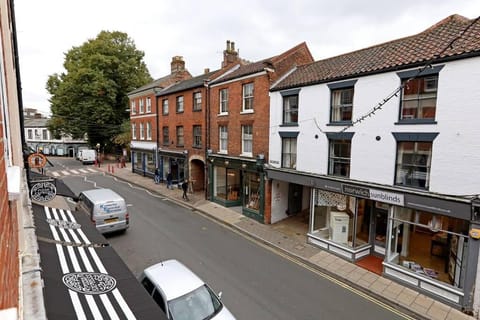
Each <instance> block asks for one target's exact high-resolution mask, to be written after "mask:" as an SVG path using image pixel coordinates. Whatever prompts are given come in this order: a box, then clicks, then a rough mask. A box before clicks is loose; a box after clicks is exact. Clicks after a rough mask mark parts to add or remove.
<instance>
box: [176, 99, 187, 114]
mask: <svg viewBox="0 0 480 320" xmlns="http://www.w3.org/2000/svg"><path fill="white" fill-rule="evenodd" d="M175 101H176V103H175V111H176V112H177V113H182V112H184V111H185V100H184V99H183V96H178V97H176V98H175ZM180 107H181V108H180Z"/></svg>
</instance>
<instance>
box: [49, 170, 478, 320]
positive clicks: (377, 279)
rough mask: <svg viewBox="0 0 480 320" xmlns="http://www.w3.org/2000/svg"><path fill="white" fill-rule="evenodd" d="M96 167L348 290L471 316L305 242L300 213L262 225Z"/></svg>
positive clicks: (409, 307)
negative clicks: (292, 260) (263, 245)
mask: <svg viewBox="0 0 480 320" xmlns="http://www.w3.org/2000/svg"><path fill="white" fill-rule="evenodd" d="M96 169H100V170H101V171H103V172H105V174H106V175H111V176H113V177H114V178H116V179H120V180H123V181H127V182H129V183H132V184H135V185H136V186H140V187H143V188H145V189H148V190H149V191H151V192H155V193H158V194H161V195H163V196H165V197H167V198H169V199H170V200H171V201H175V202H177V203H178V204H180V205H182V206H185V207H188V208H191V209H192V211H194V212H198V213H199V214H203V215H205V216H207V217H209V218H211V219H214V220H216V221H217V222H219V223H222V224H225V225H226V226H228V227H230V228H233V229H235V230H236V231H238V232H241V233H242V234H244V235H245V236H247V237H250V238H252V239H255V240H256V241H259V242H261V243H263V244H265V245H268V246H270V247H272V248H274V249H276V250H278V251H280V252H282V253H283V254H286V255H288V256H289V257H290V258H293V259H295V260H296V261H297V262H298V263H300V264H303V265H305V266H307V267H309V268H312V269H315V270H316V271H317V272H320V273H321V274H323V276H325V277H326V278H328V279H330V280H331V281H334V282H337V283H338V282H339V281H340V282H342V283H343V285H344V286H345V285H346V286H347V287H349V289H350V290H353V291H356V292H358V293H359V294H367V295H368V296H370V297H373V298H375V299H377V300H378V301H379V302H380V303H383V304H385V305H386V306H387V307H389V308H391V309H396V310H399V311H401V312H403V313H406V314H407V315H409V316H410V317H411V318H412V319H434V320H461V319H464V320H467V319H475V318H474V317H472V316H469V315H467V314H465V313H462V312H461V311H460V310H457V309H455V308H452V307H450V306H449V305H446V304H444V303H442V302H439V301H437V300H435V299H433V298H431V297H428V296H426V295H424V294H422V293H419V292H417V291H415V290H412V289H411V288H408V287H405V286H402V285H401V284H399V283H397V282H394V281H392V280H390V279H388V278H385V277H382V276H381V275H378V274H376V273H373V272H370V271H368V270H366V269H364V268H362V267H359V266H357V265H355V264H354V263H351V262H349V261H346V260H344V259H342V258H340V257H337V256H336V255H334V254H331V253H329V252H327V251H324V250H322V249H320V248H317V247H315V246H313V245H311V244H309V243H307V237H306V233H307V228H308V225H307V224H306V223H305V222H302V221H299V219H298V218H296V219H295V218H287V219H285V220H282V221H280V222H277V223H274V224H270V225H266V224H262V223H259V222H257V221H255V220H253V219H250V218H248V217H246V216H244V215H242V213H241V212H237V211H236V210H235V209H232V208H227V207H224V206H221V205H219V204H216V203H214V202H211V201H208V200H206V199H205V194H204V193H203V192H201V193H200V192H199V193H189V194H188V196H189V201H185V200H183V199H182V190H181V189H179V188H174V189H173V190H172V189H167V188H166V184H164V183H161V184H155V182H154V181H153V178H150V177H144V176H142V175H140V174H136V173H133V172H132V169H131V166H130V164H129V163H127V166H126V168H118V167H117V164H116V163H111V164H108V163H103V164H102V166H101V167H100V168H98V167H96ZM44 205H47V206H52V207H56V206H61V205H62V197H56V198H55V199H54V200H52V201H51V203H44Z"/></svg>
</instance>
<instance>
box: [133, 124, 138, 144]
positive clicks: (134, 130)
mask: <svg viewBox="0 0 480 320" xmlns="http://www.w3.org/2000/svg"><path fill="white" fill-rule="evenodd" d="M132 139H134V140H136V139H137V125H136V123H132Z"/></svg>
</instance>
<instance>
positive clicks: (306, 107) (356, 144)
mask: <svg viewBox="0 0 480 320" xmlns="http://www.w3.org/2000/svg"><path fill="white" fill-rule="evenodd" d="M401 71H404V70H401ZM353 79H357V80H358V81H357V82H356V84H355V91H354V98H353V103H354V107H353V120H355V119H357V118H359V117H360V116H362V115H365V114H367V113H368V112H369V111H370V110H371V109H373V107H375V106H376V105H377V104H378V103H379V102H380V101H382V100H383V99H384V98H386V97H387V96H388V95H389V94H390V93H391V92H393V91H394V90H395V89H396V88H397V87H398V86H399V85H400V78H399V77H398V76H397V74H396V72H389V73H385V74H379V75H372V76H366V77H360V78H352V79H351V80H353ZM479 84H480V57H477V58H470V59H464V60H459V61H454V62H449V63H445V64H444V68H443V69H442V70H441V71H440V73H439V82H438V96H437V110H436V121H437V124H421V125H419V124H417V125H395V123H396V122H397V121H398V115H399V106H400V96H398V97H394V98H393V99H391V100H390V101H389V102H388V103H386V104H385V105H384V106H383V107H382V109H381V110H379V111H377V112H376V113H375V115H373V116H371V117H369V118H366V119H365V120H364V121H362V122H361V123H359V124H357V125H355V126H354V127H353V128H349V129H348V130H347V132H354V133H355V134H354V136H353V139H352V151H351V171H350V179H354V180H360V181H368V182H374V183H380V184H385V185H393V184H394V177H395V158H396V140H395V138H394V137H393V135H392V132H438V133H439V134H438V136H437V137H436V139H435V140H434V143H433V148H432V163H431V175H430V188H429V191H431V192H436V193H442V194H451V195H468V194H479V193H480V182H479V181H480V180H479V179H478V177H477V175H478V173H479V172H480V124H479V123H478V120H477V119H478V118H479V116H480V89H478V85H479ZM270 106H271V110H270V120H271V122H270V123H271V125H270V150H269V155H270V160H269V164H270V165H271V166H273V167H280V164H281V139H280V136H279V134H278V132H279V131H299V132H300V133H299V135H298V140H297V170H298V171H305V172H311V173H316V174H327V170H328V163H327V161H328V139H327V137H326V135H325V132H339V131H340V130H341V129H342V128H343V127H341V126H327V124H328V122H329V112H330V90H329V88H328V87H327V85H326V84H320V85H314V86H308V87H302V88H301V90H300V93H299V126H298V127H280V126H279V124H281V123H282V96H281V94H280V93H279V92H272V93H271V98H270ZM315 120H316V121H315ZM317 125H318V126H317ZM315 135H318V138H315ZM377 136H378V137H380V140H378V141H377V140H376V137H377ZM272 209H273V208H272ZM272 212H274V211H273V210H272Z"/></svg>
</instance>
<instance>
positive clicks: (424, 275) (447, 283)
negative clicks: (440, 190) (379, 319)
mask: <svg viewBox="0 0 480 320" xmlns="http://www.w3.org/2000/svg"><path fill="white" fill-rule="evenodd" d="M267 173H268V177H269V179H273V180H277V179H278V180H280V181H288V182H290V183H299V184H303V185H304V186H307V187H308V186H309V187H310V190H311V197H310V198H311V199H310V201H311V206H310V220H309V226H308V234H307V241H308V242H309V243H311V244H313V245H316V246H318V247H321V248H323V249H325V250H327V251H329V252H331V253H334V254H336V255H338V256H341V257H343V258H345V259H347V260H349V261H351V262H353V263H356V262H358V261H361V260H362V259H364V258H366V257H367V256H374V257H377V258H379V259H378V261H380V262H379V263H380V268H381V269H380V270H382V271H381V272H382V274H383V275H384V276H385V277H388V278H391V279H393V280H395V281H398V282H401V283H402V284H404V285H407V286H410V287H412V288H415V289H416V290H418V291H421V292H423V293H425V294H427V295H431V296H434V297H436V298H439V299H440V300H442V301H444V302H445V303H448V304H450V305H452V306H455V307H457V308H460V309H468V308H469V307H471V303H472V302H471V301H472V300H473V296H472V287H473V285H474V282H475V277H476V270H477V261H478V251H479V247H480V246H479V240H475V239H473V238H472V237H471V236H470V234H471V232H472V230H475V229H478V228H479V226H478V225H479V222H478V221H476V218H475V217H474V216H473V215H472V203H471V201H470V200H469V199H465V198H458V197H445V196H438V195H435V194H429V193H427V192H424V193H422V192H415V191H410V190H404V189H400V188H395V187H385V186H379V185H373V184H360V183H355V184H353V183H351V182H350V181H347V180H345V181H342V180H339V179H334V178H330V177H329V178H325V177H316V176H315V177H312V176H307V175H300V174H295V173H286V172H281V171H280V170H271V169H268V170H267Z"/></svg>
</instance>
